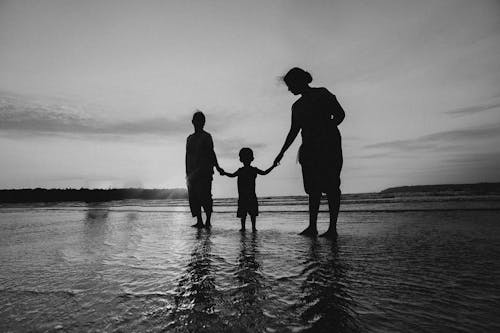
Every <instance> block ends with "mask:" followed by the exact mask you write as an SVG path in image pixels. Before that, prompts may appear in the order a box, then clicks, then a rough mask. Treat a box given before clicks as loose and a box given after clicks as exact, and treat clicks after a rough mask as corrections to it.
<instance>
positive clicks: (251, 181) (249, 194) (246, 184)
mask: <svg viewBox="0 0 500 333" xmlns="http://www.w3.org/2000/svg"><path fill="white" fill-rule="evenodd" d="M236 174H237V175H238V195H239V197H240V199H242V198H254V197H256V194H255V178H257V168H255V167H253V166H244V167H241V168H239V169H238V171H236Z"/></svg>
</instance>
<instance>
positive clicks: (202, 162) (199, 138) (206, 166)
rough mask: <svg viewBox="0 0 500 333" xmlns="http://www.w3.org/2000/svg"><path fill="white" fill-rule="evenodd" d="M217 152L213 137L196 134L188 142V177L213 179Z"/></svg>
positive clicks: (202, 132)
mask: <svg viewBox="0 0 500 333" xmlns="http://www.w3.org/2000/svg"><path fill="white" fill-rule="evenodd" d="M214 165H215V152H214V143H213V141H212V136H211V135H210V134H209V133H207V132H205V131H200V132H195V133H193V134H191V135H190V136H188V138H187V141H186V175H192V176H194V177H193V178H194V180H196V179H206V178H210V179H211V178H212V175H213V173H214Z"/></svg>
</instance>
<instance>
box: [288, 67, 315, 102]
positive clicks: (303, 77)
mask: <svg viewBox="0 0 500 333" xmlns="http://www.w3.org/2000/svg"><path fill="white" fill-rule="evenodd" d="M283 81H285V83H286V85H287V86H288V90H290V92H291V93H292V94H294V95H299V94H301V93H303V92H304V90H305V89H307V88H308V87H309V83H311V82H312V76H311V74H309V73H308V72H306V71H305V70H303V69H302V68H299V67H294V68H292V69H290V70H289V71H288V73H286V74H285V76H284V77H283Z"/></svg>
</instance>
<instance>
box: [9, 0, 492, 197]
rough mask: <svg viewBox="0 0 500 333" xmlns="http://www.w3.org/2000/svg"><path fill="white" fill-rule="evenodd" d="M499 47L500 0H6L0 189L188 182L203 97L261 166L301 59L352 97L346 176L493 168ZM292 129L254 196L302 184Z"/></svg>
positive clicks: (459, 176)
mask: <svg viewBox="0 0 500 333" xmlns="http://www.w3.org/2000/svg"><path fill="white" fill-rule="evenodd" d="M499 54H500V2H498V1H497V0H491V1H489V0H477V1H470V0H440V1H434V0H422V1H412V0H373V1H372V0H370V1H366V0H363V1H361V0H345V1H336V0H330V1H311V0H309V1H290V0H287V1H278V0H276V1H267V0H266V1H234V0H231V1H183V0H182V1H69V0H63V1H58V0H50V1H48V0H40V1H23V0H21V1H19V0H15V1H3V0H0V152H1V156H2V157H1V159H0V188H24V187H59V188H65V187H82V186H83V187H105V188H107V187H124V186H126V187H129V186H133V187H139V186H141V187H149V188H169V187H183V186H184V184H185V181H184V152H185V139H186V137H187V135H189V134H190V132H191V131H192V127H191V124H190V119H191V116H192V114H193V112H194V111H196V110H197V109H199V110H202V111H204V112H205V114H206V116H207V125H206V130H207V131H209V132H210V133H211V134H212V136H213V138H214V142H215V150H216V153H217V155H218V157H219V160H220V164H221V165H222V166H223V167H224V168H225V169H227V170H228V171H232V170H234V169H236V168H237V167H239V161H238V151H239V149H240V148H241V147H244V146H248V147H251V148H253V149H254V153H255V161H254V164H255V165H256V166H258V167H261V168H267V167H268V166H269V165H270V164H271V163H272V161H273V159H274V157H275V155H276V154H277V152H278V151H279V149H280V147H281V145H282V144H283V140H284V138H285V135H286V133H287V131H288V127H289V125H290V107H291V105H292V103H293V102H294V100H295V99H296V98H297V97H296V96H293V95H291V94H290V93H289V92H288V91H287V89H286V86H285V85H284V84H283V83H282V82H281V81H280V76H282V75H283V74H284V73H286V71H287V70H288V69H290V68H291V67H294V66H299V67H303V68H304V69H306V70H308V71H310V72H311V74H312V75H313V78H314V81H313V86H324V87H327V88H328V89H329V90H330V91H332V92H333V93H334V94H336V95H337V97H338V99H339V101H340V102H341V104H342V105H343V106H344V109H345V111H346V119H345V121H344V123H343V124H342V125H341V126H340V130H341V133H342V137H343V148H344V155H345V156H344V158H345V163H344V169H343V172H342V189H343V192H345V193H352V192H369V191H378V190H382V189H384V188H386V187H390V186H398V185H412V184H436V183H470V182H485V181H500V171H499V170H500V168H498V166H499V165H500V145H499V142H500V57H499V56H498V55H499ZM299 143H300V138H297V141H296V143H295V144H294V145H293V146H292V147H291V148H290V150H289V151H288V152H287V154H286V155H285V158H284V159H283V161H282V163H281V165H280V166H279V167H278V168H277V169H275V170H274V171H273V172H272V173H271V174H269V175H267V176H264V177H260V178H259V179H258V183H257V191H258V194H259V195H264V196H265V195H289V194H302V193H303V190H302V180H301V172H300V166H299V165H298V164H297V162H296V157H297V149H298V146H299ZM214 194H215V195H216V196H218V197H225V196H235V195H236V183H235V181H234V179H227V178H222V177H220V176H215V181H214Z"/></svg>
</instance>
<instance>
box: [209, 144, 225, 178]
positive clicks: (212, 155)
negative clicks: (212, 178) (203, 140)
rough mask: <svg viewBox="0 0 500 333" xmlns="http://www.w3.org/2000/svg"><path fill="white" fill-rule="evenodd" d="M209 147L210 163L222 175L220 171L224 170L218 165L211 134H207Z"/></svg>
mask: <svg viewBox="0 0 500 333" xmlns="http://www.w3.org/2000/svg"><path fill="white" fill-rule="evenodd" d="M209 138H210V140H209V149H210V155H211V159H212V163H213V165H214V166H215V168H216V169H217V171H218V172H219V173H220V174H221V175H222V173H223V172H224V170H223V169H222V168H221V167H220V166H219V161H217V155H216V154H215V150H214V141H213V140H212V136H211V135H209Z"/></svg>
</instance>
